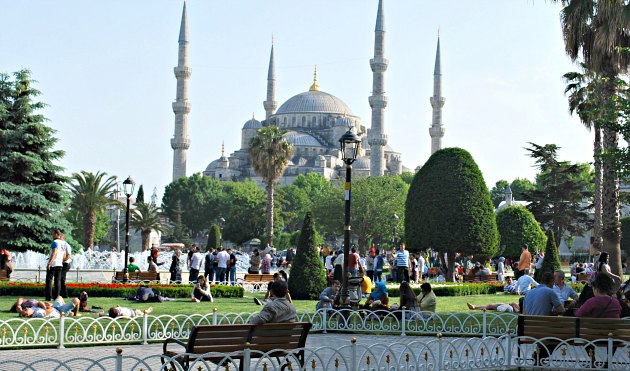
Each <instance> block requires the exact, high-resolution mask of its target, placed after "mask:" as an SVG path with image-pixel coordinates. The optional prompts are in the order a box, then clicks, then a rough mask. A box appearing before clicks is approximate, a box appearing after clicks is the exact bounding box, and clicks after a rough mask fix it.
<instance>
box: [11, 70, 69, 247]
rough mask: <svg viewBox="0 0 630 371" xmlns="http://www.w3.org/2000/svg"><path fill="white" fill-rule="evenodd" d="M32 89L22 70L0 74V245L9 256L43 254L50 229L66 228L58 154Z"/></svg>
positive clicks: (63, 183)
mask: <svg viewBox="0 0 630 371" xmlns="http://www.w3.org/2000/svg"><path fill="white" fill-rule="evenodd" d="M32 83H33V80H31V76H30V72H29V71H27V70H22V71H18V72H16V73H14V74H13V76H10V75H8V74H4V73H2V74H0V240H1V241H2V245H3V247H4V248H7V249H9V250H13V251H25V250H35V251H40V252H45V251H47V248H48V246H49V243H50V233H51V232H52V230H53V229H55V228H59V229H62V230H64V231H66V232H67V231H70V229H71V227H70V224H69V223H68V221H67V220H66V219H65V218H64V217H63V210H64V207H65V206H66V204H67V201H68V197H67V192H66V191H65V189H64V186H65V184H66V182H67V178H66V177H64V176H63V175H61V173H62V171H63V168H61V167H60V166H59V165H57V164H56V162H57V161H59V160H60V159H61V158H62V157H63V155H64V153H63V151H59V150H55V149H54V146H55V143H57V138H56V137H55V131H54V130H53V129H51V128H50V127H48V126H46V125H45V124H44V122H45V121H46V118H45V117H44V116H43V115H41V114H40V113H39V111H40V110H41V109H42V108H44V106H45V105H44V103H42V102H37V101H35V98H36V97H37V96H38V95H39V94H40V92H39V91H37V90H36V89H34V88H33V87H32V86H31V85H32ZM68 238H69V242H71V238H72V237H71V236H68ZM71 245H72V242H71Z"/></svg>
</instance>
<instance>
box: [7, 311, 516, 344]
mask: <svg viewBox="0 0 630 371" xmlns="http://www.w3.org/2000/svg"><path fill="white" fill-rule="evenodd" d="M256 314H257V313H221V314H220V313H219V312H218V311H217V310H216V309H215V310H214V311H213V312H212V313H208V314H204V315H202V314H193V315H183V314H182V315H175V316H171V315H157V316H155V315H146V314H145V315H143V316H139V317H134V318H129V317H119V318H115V319H113V318H109V317H97V318H95V317H88V316H83V317H61V318H60V319H56V318H13V319H8V320H3V321H0V349H3V348H15V347H20V348H24V347H58V348H64V347H65V346H72V345H86V344H93V345H103V344H116V343H136V344H147V343H148V342H157V341H163V340H164V339H167V338H169V337H175V338H178V339H186V338H188V336H189V334H190V331H191V330H192V328H193V327H195V326H198V325H212V324H241V323H247V321H248V320H249V319H250V318H251V317H253V316H255V315H256ZM298 320H299V321H303V322H310V323H312V324H313V327H312V329H311V331H313V332H323V333H326V332H329V331H334V332H345V333H370V334H372V333H376V334H396V335H401V336H405V335H436V334H438V333H440V334H443V335H444V336H474V337H486V336H490V335H494V336H500V335H503V334H507V333H509V332H511V333H515V331H516V323H517V316H515V315H513V314H505V313H501V314H499V313H495V312H485V311H483V312H477V313H432V312H423V313H418V312H413V311H408V310H400V311H395V312H387V311H360V312H343V311H330V310H329V311H325V310H318V311H316V312H299V313H298Z"/></svg>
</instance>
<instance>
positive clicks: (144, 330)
mask: <svg viewBox="0 0 630 371" xmlns="http://www.w3.org/2000/svg"><path fill="white" fill-rule="evenodd" d="M148 334H149V315H148V314H147V313H146V312H145V313H143V315H142V345H147V344H149V342H148V341H147V337H148Z"/></svg>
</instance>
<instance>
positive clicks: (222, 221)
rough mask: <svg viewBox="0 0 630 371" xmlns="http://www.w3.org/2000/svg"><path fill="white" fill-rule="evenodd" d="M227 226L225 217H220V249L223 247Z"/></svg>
mask: <svg viewBox="0 0 630 371" xmlns="http://www.w3.org/2000/svg"><path fill="white" fill-rule="evenodd" d="M224 224H225V219H223V217H219V247H223V225H224Z"/></svg>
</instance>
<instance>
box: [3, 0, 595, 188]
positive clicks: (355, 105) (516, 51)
mask: <svg viewBox="0 0 630 371" xmlns="http://www.w3.org/2000/svg"><path fill="white" fill-rule="evenodd" d="M377 3H378V1H377V0H343V1H339V0H318V1H305V0H303V1H295V0H264V1H263V0H257V1H255V0H230V1H210V0H188V2H187V4H188V5H187V7H188V21H189V33H190V67H192V71H193V72H192V77H191V80H190V90H189V100H190V101H191V102H192V111H191V113H190V119H189V125H190V126H189V135H190V137H191V140H192V145H191V148H190V150H189V153H188V175H191V174H192V173H194V172H200V171H203V170H204V169H205V167H206V166H207V165H208V163H210V162H211V161H212V160H214V159H216V158H218V157H219V156H220V154H221V143H222V142H223V141H224V142H225V147H226V152H227V153H231V152H233V151H234V150H236V149H238V148H239V147H240V133H241V128H242V126H243V124H244V123H245V121H247V120H248V119H249V118H251V116H252V113H254V114H255V116H256V118H258V119H262V118H264V109H263V106H262V101H263V100H264V99H265V91H266V90H265V89H266V75H267V67H268V60H269V50H270V45H271V35H272V34H273V35H274V37H275V52H276V76H277V85H276V99H277V100H278V101H279V103H280V104H282V103H283V102H284V101H286V100H287V99H289V98H290V97H292V96H293V95H296V94H299V93H301V92H304V91H306V90H307V89H308V87H309V86H310V84H311V83H312V75H313V67H314V65H317V66H318V72H319V79H318V82H319V86H320V89H321V90H323V91H325V92H328V93H331V94H333V95H336V96H337V97H339V98H340V99H342V100H343V101H344V102H346V103H347V104H348V106H349V107H350V108H351V109H352V111H353V113H354V114H356V115H358V116H360V117H361V119H362V124H363V125H365V126H369V123H370V107H369V104H368V96H369V95H370V91H371V84H372V80H371V71H370V66H369V59H370V58H371V57H372V55H373V46H374V24H375V20H376V10H377ZM182 4H183V1H182V0H134V1H128V0H108V1H103V0H100V1H97V0H93V1H79V0H76V1H70V0H58V1H46V0H23V1H13V0H0V9H2V23H3V27H2V28H3V32H1V33H0V50H1V52H0V71H2V72H13V71H16V70H18V69H21V68H28V69H30V70H31V71H32V74H33V78H34V79H36V80H38V84H37V85H36V87H37V88H38V89H39V90H41V91H42V95H41V97H40V98H41V100H42V101H43V102H45V103H47V104H48V107H47V108H46V109H45V111H44V114H45V115H46V116H47V117H48V119H49V120H50V121H49V125H50V126H51V127H53V128H55V129H56V130H57V131H58V133H57V135H58V137H59V138H60V141H59V143H58V147H59V148H60V149H63V150H65V151H66V156H65V157H64V159H63V160H62V161H61V165H62V166H64V167H65V168H66V169H67V172H68V173H71V172H75V171H80V170H88V171H97V170H101V171H105V172H107V173H108V174H112V175H118V176H119V177H120V178H122V179H124V178H125V177H126V176H127V175H131V176H132V177H133V178H134V179H135V180H136V181H137V182H138V183H142V184H144V186H145V192H146V193H148V194H150V193H151V190H152V189H153V187H157V189H158V193H159V194H160V195H161V194H162V192H163V189H164V186H165V185H166V184H168V183H169V182H170V180H171V177H172V156H173V151H172V149H171V148H170V142H169V140H170V138H171V137H172V136H173V130H174V114H173V112H172V109H171V103H172V101H173V100H174V99H175V84H176V81H175V77H174V75H173V67H174V66H175V65H176V64H177V37H178V32H179V24H180V16H181V9H182ZM560 9H561V8H560V6H559V5H555V4H550V2H548V1H534V0H477V1H461V0H385V17H386V19H385V27H386V31H387V34H386V40H387V45H386V50H385V54H386V57H387V58H388V59H389V61H390V64H389V69H388V71H387V74H386V80H385V81H386V82H385V84H386V95H387V96H388V98H389V104H388V107H387V109H386V114H385V116H386V124H385V128H386V132H387V134H388V135H389V144H390V145H391V146H392V147H393V148H394V149H395V150H397V151H400V152H402V155H403V157H402V158H403V163H404V165H405V166H407V167H409V168H412V169H413V168H416V167H417V166H419V165H422V164H423V163H424V162H425V161H426V160H427V158H428V157H429V154H430V138H429V132H428V128H429V126H430V124H431V106H430V104H429V97H430V95H431V94H432V88H433V87H432V83H433V65H434V60H435V48H436V42H437V31H438V28H439V29H440V35H441V54H442V73H443V95H444V96H445V98H446V104H445V106H444V111H443V120H444V125H445V128H446V134H445V137H444V139H443V145H444V146H449V147H450V146H457V147H462V148H465V149H466V150H468V151H470V152H471V154H472V155H473V157H474V158H475V160H476V161H477V163H478V165H479V167H480V169H481V171H482V172H483V174H484V177H485V180H486V183H487V184H488V185H489V186H491V185H493V184H494V183H495V182H496V181H497V180H499V179H508V180H512V179H514V178H515V177H527V178H530V179H533V177H534V174H535V169H534V168H533V167H532V164H533V161H532V160H531V159H530V158H528V157H527V156H526V151H525V150H524V149H523V147H526V146H527V142H534V143H537V144H546V143H555V144H557V145H559V146H560V147H562V149H561V150H560V152H559V153H560V157H561V158H562V159H567V160H571V161H580V162H588V161H590V159H591V153H592V144H591V143H592V134H591V133H589V132H588V131H587V130H586V129H584V127H583V126H582V125H581V124H580V122H579V120H578V119H577V118H575V117H571V116H570V115H569V113H568V109H567V101H566V97H565V96H564V93H563V91H564V82H563V81H562V75H563V74H564V73H565V72H568V71H575V70H577V68H576V67H575V66H574V65H573V64H572V63H571V62H570V61H569V59H568V58H567V57H566V56H565V53H564V44H563V40H562V34H561V28H560V21H559V19H560V18H559V11H560Z"/></svg>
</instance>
